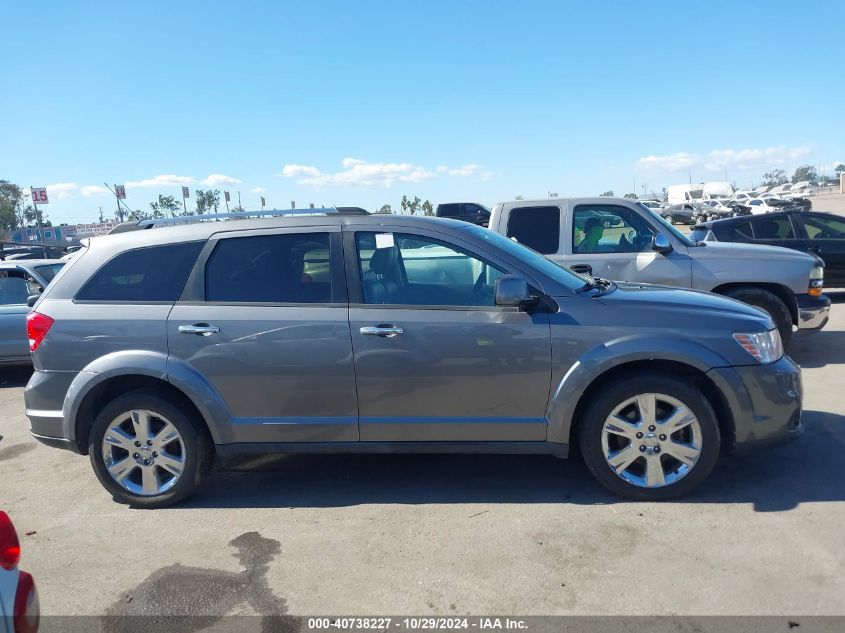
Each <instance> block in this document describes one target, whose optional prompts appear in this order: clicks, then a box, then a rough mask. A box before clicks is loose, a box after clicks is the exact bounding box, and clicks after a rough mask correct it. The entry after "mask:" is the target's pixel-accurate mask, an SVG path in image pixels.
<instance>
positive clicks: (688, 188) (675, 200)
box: [666, 183, 704, 204]
mask: <svg viewBox="0 0 845 633" xmlns="http://www.w3.org/2000/svg"><path fill="white" fill-rule="evenodd" d="M666 196H667V202H668V203H669V204H683V203H684V202H701V201H702V200H703V199H704V184H703V183H699V184H694V185H669V187H668V188H667V189H666Z"/></svg>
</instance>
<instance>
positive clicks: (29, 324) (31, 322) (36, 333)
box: [26, 312, 53, 352]
mask: <svg viewBox="0 0 845 633" xmlns="http://www.w3.org/2000/svg"><path fill="white" fill-rule="evenodd" d="M52 326H53V319H51V318H50V317H48V316H47V315H46V314H41V313H40V312H30V313H29V314H27V315H26V335H27V336H28V337H29V351H30V352H34V351H35V350H37V349H38V346H39V345H41V341H43V340H44V337H45V336H47V332H49V331H50V328H51V327H52Z"/></svg>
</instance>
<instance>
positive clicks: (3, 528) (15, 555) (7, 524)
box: [0, 510, 21, 569]
mask: <svg viewBox="0 0 845 633" xmlns="http://www.w3.org/2000/svg"><path fill="white" fill-rule="evenodd" d="M20 559H21V544H20V541H18V533H17V532H15V526H14V525H12V520H11V519H10V518H9V515H8V514H6V513H5V512H3V511H2V510H0V567H2V568H3V569H12V568H13V567H15V566H16V565H17V564H18V561H19V560H20Z"/></svg>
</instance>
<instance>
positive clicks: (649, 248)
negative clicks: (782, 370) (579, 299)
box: [490, 198, 830, 342]
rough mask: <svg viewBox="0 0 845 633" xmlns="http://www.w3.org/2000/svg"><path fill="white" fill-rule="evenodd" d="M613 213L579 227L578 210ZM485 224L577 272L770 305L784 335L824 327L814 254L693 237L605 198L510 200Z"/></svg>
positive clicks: (820, 272) (824, 305) (627, 203)
mask: <svg viewBox="0 0 845 633" xmlns="http://www.w3.org/2000/svg"><path fill="white" fill-rule="evenodd" d="M598 211H601V212H602V213H604V214H608V213H610V214H615V215H616V216H617V217H618V218H619V220H618V225H617V226H614V227H613V228H612V229H606V228H598V227H595V226H590V227H585V228H588V230H582V229H581V228H580V226H579V225H580V224H581V222H580V220H579V218H580V217H581V216H582V215H589V214H594V213H596V212H598ZM490 228H491V230H493V231H496V232H497V233H500V234H502V235H505V236H507V237H511V238H514V239H516V240H517V241H519V243H521V244H524V245H526V246H529V247H530V248H532V249H534V250H536V251H538V252H539V253H542V254H544V255H546V256H547V257H549V258H550V259H551V260H552V261H554V262H556V263H559V264H562V265H564V266H569V267H571V268H572V269H573V270H576V271H577V272H581V273H585V274H588V275H595V276H597V277H604V278H607V279H613V280H620V281H631V282H637V283H641V282H645V283H656V284H665V285H670V286H679V287H684V288H690V287H692V288H695V289H697V290H707V291H710V292H715V293H718V294H723V295H726V296H729V297H732V298H734V299H738V300H740V301H745V302H746V303H750V304H751V305H753V306H756V307H758V308H760V309H762V310H765V311H766V312H768V313H769V314H770V315H771V316H772V318H773V319H774V320H775V323H777V325H778V329H779V330H780V334H781V338H782V339H783V340H784V342H787V341H788V340H789V338H790V336H791V335H792V328H793V326H797V327H798V328H799V330H801V331H804V332H811V331H816V330H818V329H821V328H822V327H824V325H825V324H826V323H827V320H828V314H829V311H830V299H829V298H828V297H825V296H823V295H822V287H823V284H824V281H823V280H824V268H823V262H822V261H821V259H820V258H819V257H816V256H811V255H808V254H805V253H797V252H795V251H790V250H787V249H782V248H772V247H767V246H758V245H750V244H707V245H706V247H705V245H704V243H702V242H696V241H693V240H691V239H689V238H688V237H686V236H685V235H683V234H682V233H681V232H680V231H678V230H677V229H676V228H675V227H674V226H672V225H671V224H670V223H669V222H667V221H665V220H663V219H662V218H660V217H659V216H658V215H657V214H655V213H653V212H650V211H648V210H647V209H645V208H644V207H642V206H640V205H639V204H638V203H637V202H634V201H631V200H626V199H621V198H620V199H609V198H571V199H565V198H555V199H553V200H548V199H546V200H534V201H531V200H516V201H513V202H503V203H499V204H497V205H496V206H495V207H494V208H493V214H492V215H491V217H490Z"/></svg>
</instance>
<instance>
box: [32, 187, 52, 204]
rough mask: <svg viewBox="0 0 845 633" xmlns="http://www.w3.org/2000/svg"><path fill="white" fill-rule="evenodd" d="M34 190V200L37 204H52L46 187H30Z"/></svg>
mask: <svg viewBox="0 0 845 633" xmlns="http://www.w3.org/2000/svg"><path fill="white" fill-rule="evenodd" d="M29 189H30V191H32V202H33V203H35V204H50V199H49V198H48V197H47V188H46V187H30V188H29Z"/></svg>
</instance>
